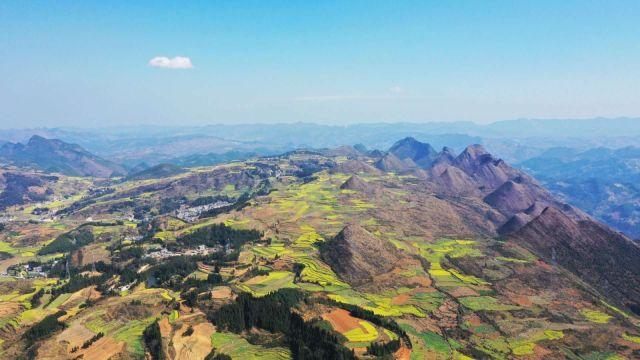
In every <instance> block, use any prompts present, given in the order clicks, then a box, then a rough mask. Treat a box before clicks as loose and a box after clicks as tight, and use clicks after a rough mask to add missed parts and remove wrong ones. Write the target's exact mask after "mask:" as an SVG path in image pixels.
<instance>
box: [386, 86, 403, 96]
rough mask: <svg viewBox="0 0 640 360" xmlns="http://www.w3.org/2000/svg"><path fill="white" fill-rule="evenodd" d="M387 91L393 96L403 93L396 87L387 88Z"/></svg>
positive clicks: (400, 88) (401, 89)
mask: <svg viewBox="0 0 640 360" xmlns="http://www.w3.org/2000/svg"><path fill="white" fill-rule="evenodd" d="M389 91H391V92H392V93H394V94H402V93H403V92H404V89H403V88H402V87H400V86H398V85H394V86H392V87H390V88H389Z"/></svg>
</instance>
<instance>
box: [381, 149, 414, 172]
mask: <svg viewBox="0 0 640 360" xmlns="http://www.w3.org/2000/svg"><path fill="white" fill-rule="evenodd" d="M408 160H409V161H410V159H408ZM375 166H376V168H378V169H380V170H382V171H386V172H391V171H395V172H403V171H407V170H409V169H411V167H412V165H411V163H409V162H407V161H403V160H400V159H399V158H398V157H397V156H395V155H393V154H391V153H388V154H386V155H385V156H383V157H382V158H381V159H380V160H378V161H376V163H375ZM413 166H415V164H413Z"/></svg>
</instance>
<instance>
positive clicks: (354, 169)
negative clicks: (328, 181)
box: [331, 160, 380, 175]
mask: <svg viewBox="0 0 640 360" xmlns="http://www.w3.org/2000/svg"><path fill="white" fill-rule="evenodd" d="M331 173H343V174H359V173H364V174H371V175H378V174H380V170H378V169H376V168H375V167H373V166H372V165H369V164H368V163H366V162H364V161H362V160H347V161H345V162H343V163H340V164H338V165H336V166H335V167H333V168H332V169H331Z"/></svg>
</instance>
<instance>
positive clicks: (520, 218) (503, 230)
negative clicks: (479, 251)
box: [498, 213, 533, 235]
mask: <svg viewBox="0 0 640 360" xmlns="http://www.w3.org/2000/svg"><path fill="white" fill-rule="evenodd" d="M532 219H533V217H532V216H531V215H528V214H526V213H518V214H515V215H513V216H512V217H511V219H509V221H507V222H506V223H504V224H503V225H502V226H501V227H500V228H499V229H498V234H500V235H508V234H511V233H514V232H516V231H518V230H520V229H521V228H522V227H523V226H525V225H527V224H528V223H529V222H530V221H531V220H532Z"/></svg>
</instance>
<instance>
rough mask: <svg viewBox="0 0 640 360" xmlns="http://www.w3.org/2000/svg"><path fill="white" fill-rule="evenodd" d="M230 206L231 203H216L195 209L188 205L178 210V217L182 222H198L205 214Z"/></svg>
mask: <svg viewBox="0 0 640 360" xmlns="http://www.w3.org/2000/svg"><path fill="white" fill-rule="evenodd" d="M229 205H231V203H230V202H227V201H216V202H214V203H211V204H206V205H200V206H194V207H187V206H186V205H182V206H180V208H179V209H178V210H176V217H177V218H178V219H180V220H184V221H187V222H193V221H196V220H198V219H199V218H200V215H201V214H202V213H204V212H207V211H209V210H213V209H218V208H221V207H224V206H229Z"/></svg>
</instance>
